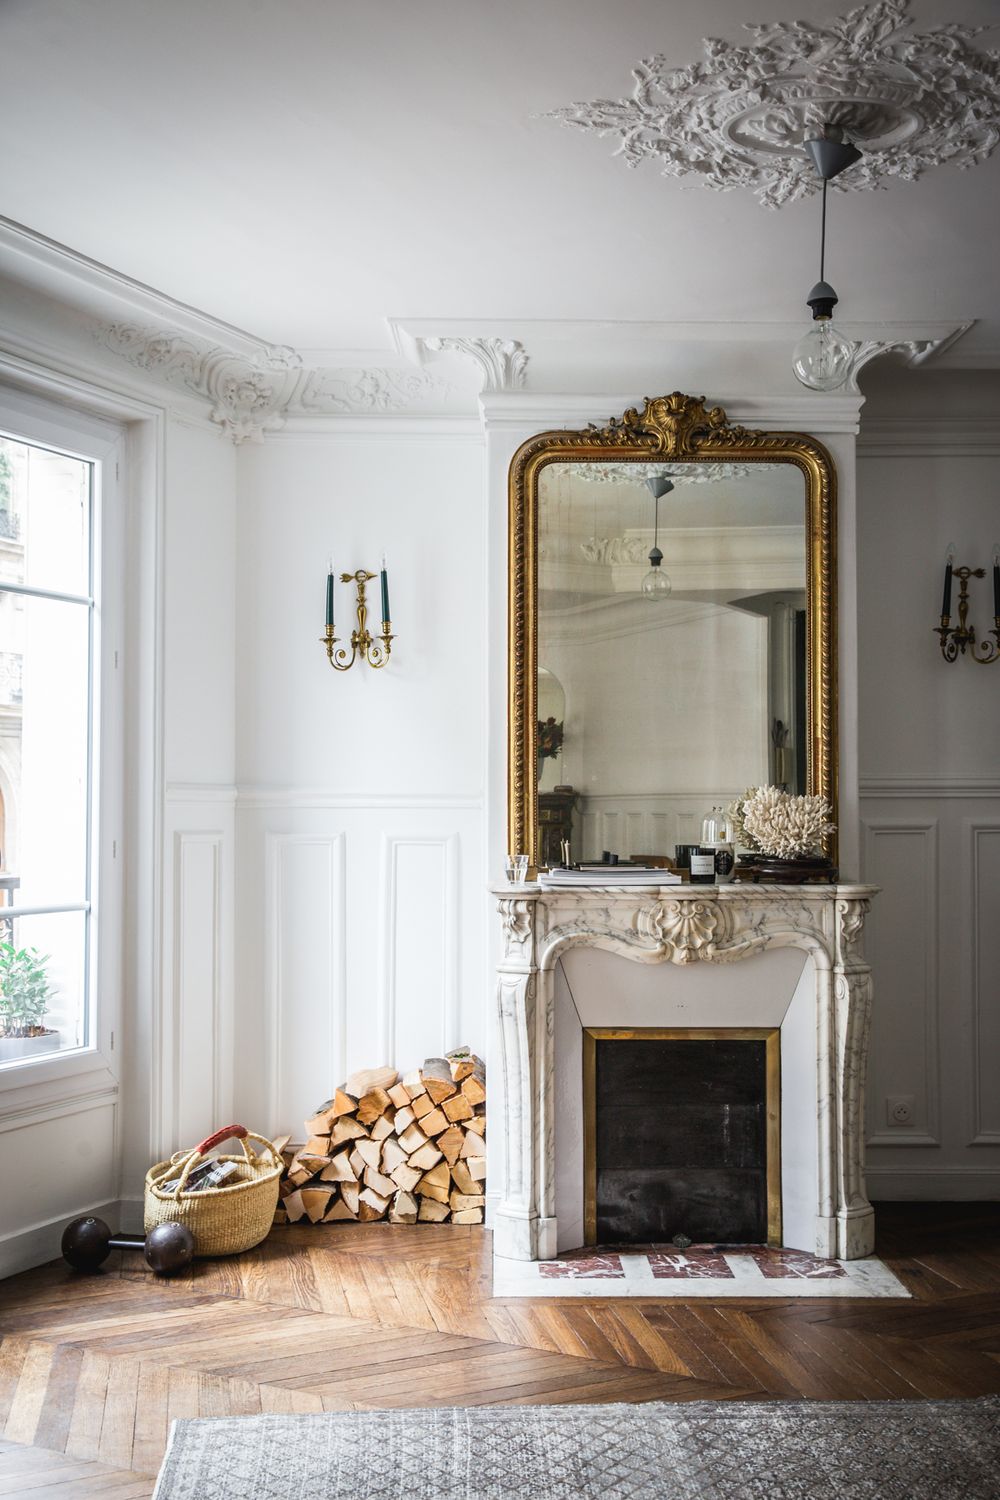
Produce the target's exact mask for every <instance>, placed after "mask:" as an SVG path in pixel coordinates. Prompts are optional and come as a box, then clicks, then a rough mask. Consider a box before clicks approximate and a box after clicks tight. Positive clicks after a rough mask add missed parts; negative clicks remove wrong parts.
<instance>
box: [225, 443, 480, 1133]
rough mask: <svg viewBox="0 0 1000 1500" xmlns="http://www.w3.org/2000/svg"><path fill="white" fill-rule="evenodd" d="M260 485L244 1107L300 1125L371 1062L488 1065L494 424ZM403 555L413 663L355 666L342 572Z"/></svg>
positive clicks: (242, 913)
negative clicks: (335, 663)
mask: <svg viewBox="0 0 1000 1500" xmlns="http://www.w3.org/2000/svg"><path fill="white" fill-rule="evenodd" d="M239 491H240V499H239V518H238V533H239V545H238V598H237V641H238V651H237V658H238V664H237V735H236V743H237V757H236V759H237V782H238V797H237V812H236V818H237V855H238V876H237V902H238V921H237V945H236V947H237V954H236V965H237V994H238V1006H237V1088H236V1099H237V1105H236V1107H237V1111H238V1113H240V1114H241V1115H245V1116H246V1117H247V1120H248V1122H251V1123H256V1125H257V1128H261V1129H264V1130H273V1131H275V1132H277V1131H279V1130H281V1131H288V1130H294V1131H298V1130H300V1129H301V1122H302V1119H303V1117H304V1116H305V1115H307V1114H308V1113H310V1112H311V1111H312V1109H313V1108H314V1107H315V1105H317V1104H318V1103H319V1102H320V1101H321V1100H322V1099H324V1098H327V1097H328V1096H329V1094H330V1093H331V1091H332V1089H333V1087H334V1086H335V1085H336V1084H337V1083H340V1082H341V1081H342V1080H343V1078H344V1077H345V1075H346V1074H347V1073H348V1072H350V1071H351V1070H353V1069H355V1068H358V1067H362V1066H372V1065H377V1064H381V1063H392V1064H393V1065H398V1066H399V1067H400V1068H409V1067H412V1066H414V1065H415V1064H417V1063H419V1062H420V1061H422V1060H423V1058H424V1056H425V1055H427V1054H429V1053H433V1052H436V1051H440V1050H441V1049H444V1048H448V1047H453V1046H456V1045H458V1044H460V1043H463V1042H467V1043H469V1044H470V1045H471V1046H473V1047H474V1048H476V1049H477V1050H479V1051H480V1052H482V1051H484V1049H485V1045H486V1027H487V1007H488V1001H489V997H490V984H489V978H488V973H487V970H486V961H485V924H486V917H487V906H486V897H485V882H486V867H485V863H484V856H483V847H484V837H483V832H484V830H483V816H484V815H483V759H484V709H485V699H486V684H485V681H484V675H483V664H484V660H485V654H486V652H485V611H484V589H483V556H484V488H483V475H482V441H481V436H480V433H479V429H478V424H475V423H461V424H455V423H452V424H448V425H445V424H441V423H437V424H435V423H432V422H428V423H423V424H420V425H419V426H418V427H417V428H414V427H413V426H412V425H410V426H409V427H407V426H406V425H405V424H396V425H395V426H393V425H392V424H391V423H385V422H380V421H379V420H378V419H371V420H370V421H368V422H366V423H363V424H360V425H359V427H358V428H356V429H354V430H352V429H351V428H350V427H345V430H344V431H343V435H341V434H340V433H339V432H337V431H332V432H331V431H327V432H325V433H315V434H309V435H302V434H297V435H293V434H288V435H283V436H281V437H280V438H275V439H271V440H269V441H268V442H267V443H266V444H265V445H264V446H263V447H261V448H251V447H245V448H243V449H242V450H241V453H240V460H239ZM383 548H384V549H385V552H386V554H387V560H388V566H389V587H390V602H391V610H392V617H393V627H394V633H395V635H396V636H397V637H398V638H397V639H396V640H395V641H394V643H393V650H392V658H391V661H390V662H389V665H388V666H387V667H386V668H384V669H382V670H380V671H375V670H373V669H372V668H370V667H369V666H367V665H362V664H357V665H355V666H354V667H353V668H352V669H351V670H350V671H348V672H334V671H333V670H331V668H330V666H329V664H328V662H327V659H326V654H325V651H324V648H323V646H322V644H321V642H320V636H321V634H322V628H323V608H324V594H325V577H326V564H327V556H328V554H329V553H330V552H331V551H332V552H333V554H334V559H335V565H336V569H337V571H338V573H339V572H340V571H345V572H346V571H352V572H353V571H354V570H355V569H357V568H360V567H367V568H368V569H369V570H371V571H374V570H376V569H377V568H378V565H379V559H380V556H381V553H382V550H383ZM369 587H370V588H371V587H372V586H369ZM374 588H375V591H376V592H375V594H374V596H371V595H370V598H373V601H374V608H373V610H372V613H371V615H370V616H369V624H370V625H371V624H372V623H373V620H374V621H376V623H375V625H374V628H375V629H376V630H377V629H378V625H377V617H379V615H380V610H379V608H378V593H377V588H378V584H377V580H376V581H375V584H374ZM353 596H354V595H353V585H351V586H348V585H346V584H340V583H339V582H338V585H337V601H336V602H337V616H336V620H337V633H338V636H341V637H343V636H345V635H347V636H349V634H350V629H351V626H352V616H353V615H354V608H353V605H352V603H351V600H352V597H353Z"/></svg>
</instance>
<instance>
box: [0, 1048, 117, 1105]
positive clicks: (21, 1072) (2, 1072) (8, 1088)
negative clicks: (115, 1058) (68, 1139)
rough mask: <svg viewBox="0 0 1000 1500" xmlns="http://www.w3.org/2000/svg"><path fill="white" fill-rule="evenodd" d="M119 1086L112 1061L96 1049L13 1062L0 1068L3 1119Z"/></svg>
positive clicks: (27, 1058) (76, 1050)
mask: <svg viewBox="0 0 1000 1500" xmlns="http://www.w3.org/2000/svg"><path fill="white" fill-rule="evenodd" d="M117 1086H118V1079H117V1077H116V1076H115V1074H114V1072H113V1071H112V1068H111V1063H110V1061H109V1059H108V1058H107V1057H106V1056H105V1055H104V1053H103V1052H101V1051H99V1049H98V1048H96V1047H74V1048H73V1049H72V1051H65V1052H50V1053H47V1054H46V1055H45V1056H43V1057H33V1058H32V1057H26V1058H18V1059H14V1060H12V1061H11V1062H7V1063H4V1064H3V1065H2V1066H0V1119H5V1118H7V1117H8V1116H10V1115H18V1114H21V1113H22V1112H23V1111H25V1110H33V1109H38V1108H44V1107H45V1106H46V1105H49V1104H57V1103H60V1102H62V1101H63V1100H69V1099H76V1098H79V1097H80V1096H81V1095H84V1094H91V1093H93V1092H94V1091H95V1090H98V1089H108V1088H117Z"/></svg>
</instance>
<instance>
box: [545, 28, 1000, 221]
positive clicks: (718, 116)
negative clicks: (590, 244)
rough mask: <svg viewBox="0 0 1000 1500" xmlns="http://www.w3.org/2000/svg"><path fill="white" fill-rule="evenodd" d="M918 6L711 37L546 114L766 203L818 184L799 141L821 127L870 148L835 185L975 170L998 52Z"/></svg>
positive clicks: (997, 130)
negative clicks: (602, 92) (741, 40)
mask: <svg viewBox="0 0 1000 1500" xmlns="http://www.w3.org/2000/svg"><path fill="white" fill-rule="evenodd" d="M907 4H908V0H876V3H875V4H872V5H862V6H858V8H857V9H855V10H852V11H849V12H848V13H847V14H846V15H844V16H840V17H837V18H834V19H832V20H830V21H829V22H827V23H826V24H818V23H813V22H809V21H779V22H771V23H767V24H764V25H747V26H744V28H743V29H744V31H747V32H749V34H750V36H751V38H752V40H751V41H750V42H749V43H747V44H746V45H736V44H732V43H729V42H725V41H718V40H712V39H708V40H706V41H705V43H704V46H705V60H704V61H703V62H694V63H690V64H688V65H687V66H685V67H676V66H673V65H671V64H670V63H669V62H668V61H667V59H666V58H665V57H664V56H663V55H662V54H657V55H656V56H654V57H648V58H644V59H643V60H642V61H641V62H639V63H638V64H637V65H636V67H635V68H634V69H633V78H634V79H635V86H634V88H633V91H632V97H631V99H596V100H592V101H590V102H587V103H578V104H571V105H567V106H565V107H564V108H560V109H554V110H551V111H550V112H549V113H548V115H547V116H546V118H548V119H555V120H559V121H560V122H561V123H562V124H564V125H573V126H576V127H577V128H579V129H582V130H591V131H595V132H596V133H597V134H599V135H610V136H618V137H619V138H620V144H619V145H618V147H617V150H616V152H615V155H617V156H621V157H623V158H624V160H625V163H626V165H627V166H630V167H637V166H639V164H640V163H641V162H645V161H654V162H657V163H659V165H660V168H661V171H662V173H663V175H664V176H666V177H689V176H690V177H695V178H699V179H700V180H701V181H702V182H703V183H704V185H705V186H706V187H710V188H714V189H716V190H718V191H725V190H728V189H730V188H736V187H748V188H752V189H753V191H754V192H755V193H756V195H757V197H758V198H759V199H760V201H761V203H763V204H764V205H765V207H767V208H778V207H780V206H781V205H782V204H783V203H791V202H794V201H795V200H796V199H799V198H803V197H806V196H807V195H808V194H810V193H815V192H817V191H818V190H819V187H820V180H819V177H818V175H817V174H816V172H815V171H814V169H813V167H812V164H811V163H810V162H809V160H808V158H807V157H806V155H805V153H804V152H803V151H802V149H801V147H802V141H803V139H804V138H805V137H806V136H807V135H809V134H811V133H812V132H813V131H814V130H815V129H816V128H817V127H818V126H821V125H823V124H832V125H837V126H840V127H841V128H842V129H843V130H844V132H845V133H846V135H847V136H848V137H849V138H850V139H851V140H852V141H854V142H855V143H856V144H857V145H858V146H859V147H860V148H861V150H862V151H863V152H864V156H863V158H862V160H861V161H860V162H857V163H856V164H855V165H854V166H853V167H852V168H851V171H850V173H849V174H847V177H848V180H845V181H843V182H842V181H841V180H840V179H839V178H837V179H835V180H834V181H833V182H832V183H831V186H832V187H834V188H836V189H839V190H841V191H842V190H844V189H850V190H853V189H855V188H867V189H871V188H878V187H884V186H886V184H887V183H888V182H890V181H891V180H892V179H894V178H902V179H904V180H908V181H913V180H915V179H916V178H918V177H920V176H921V174H922V173H923V172H925V171H926V170H927V169H928V168H929V167H936V166H940V165H942V164H943V163H950V164H952V165H953V166H957V167H963V168H965V167H971V166H974V165H975V164H976V163H978V162H982V161H984V160H985V159H986V157H988V156H989V155H990V153H991V152H992V151H993V150H994V148H995V147H996V145H997V142H998V140H1000V52H998V51H996V50H984V49H980V48H978V47H977V46H976V45H975V38H976V37H977V35H978V34H979V32H980V31H981V30H984V29H985V28H981V27H973V26H963V25H960V24H957V23H953V24H949V25H944V26H936V27H933V28H930V29H928V30H926V31H915V30H914V29H913V28H912V26H911V24H910V22H909V20H908V18H907V14H906V12H907Z"/></svg>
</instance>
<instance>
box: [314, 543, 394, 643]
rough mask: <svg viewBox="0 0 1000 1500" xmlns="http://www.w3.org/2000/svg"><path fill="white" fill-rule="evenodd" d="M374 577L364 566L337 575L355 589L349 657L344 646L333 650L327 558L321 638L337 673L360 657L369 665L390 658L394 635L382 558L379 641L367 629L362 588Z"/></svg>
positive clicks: (330, 571) (330, 574) (330, 573)
mask: <svg viewBox="0 0 1000 1500" xmlns="http://www.w3.org/2000/svg"><path fill="white" fill-rule="evenodd" d="M375 576H376V575H375V574H374V573H369V572H368V570H367V568H358V570H357V572H356V573H341V575H340V581H341V583H355V584H356V585H357V590H358V596H357V611H358V623H357V625H356V626H355V628H354V629H353V630H352V631H351V654H350V656H348V654H347V647H346V646H341V647H340V648H339V649H337V650H335V649H334V648H335V647H336V645H337V641H338V639H339V637H338V636H336V635H334V633H333V580H334V572H333V559H332V558H331V559H330V565H329V568H328V570H327V575H326V630H325V631H324V632H323V634H322V635H321V636H320V641H321V643H322V644H323V645H324V646H325V647H326V655H327V660H328V661H329V663H330V665H331V667H333V668H334V670H335V671H337V672H347V671H348V670H349V669H350V668H351V667H353V666H354V663H355V661H359V660H360V661H366V662H367V663H368V665H369V666H370V667H384V666H385V664H386V662H387V661H388V660H389V653H390V651H391V650H392V642H393V641H394V640H395V636H394V635H393V633H392V622H391V620H390V619H389V575H388V573H387V572H386V568H385V558H384V557H383V559H382V570H381V572H380V574H379V575H378V576H379V578H380V580H381V584H382V634H381V635H380V636H379V637H378V640H376V638H375V637H374V636H373V635H372V633H371V631H370V630H369V629H368V606H367V604H366V603H365V588H366V586H367V585H368V584H369V583H370V582H371V580H372V579H373V578H374V577H375ZM379 642H381V644H379Z"/></svg>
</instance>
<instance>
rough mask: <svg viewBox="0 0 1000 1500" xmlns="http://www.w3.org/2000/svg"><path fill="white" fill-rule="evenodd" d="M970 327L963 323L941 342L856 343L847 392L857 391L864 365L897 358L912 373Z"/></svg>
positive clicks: (895, 341) (914, 340)
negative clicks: (894, 355)
mask: <svg viewBox="0 0 1000 1500" xmlns="http://www.w3.org/2000/svg"><path fill="white" fill-rule="evenodd" d="M971 327H972V323H960V324H959V325H958V327H957V328H955V329H954V330H953V331H952V332H951V333H949V334H946V335H945V336H944V337H942V338H926V339H891V338H890V339H857V340H856V341H855V344H854V356H853V358H852V360H851V368H850V373H849V374H848V377H847V380H846V382H845V389H847V390H849V391H856V390H857V389H858V376H859V374H860V373H861V371H862V370H863V369H864V367H865V365H869V364H871V362H872V360H873V359H878V358H879V357H880V356H881V355H883V354H898V355H899V356H900V357H901V358H902V359H903V360H904V361H905V363H906V364H907V365H909V367H910V369H911V370H912V369H916V368H917V367H918V366H919V365H923V364H926V363H927V361H928V360H929V359H931V358H932V357H933V356H934V355H935V354H941V353H943V351H944V350H945V349H950V348H951V346H952V344H954V343H955V341H956V340H957V339H960V338H961V337H962V335H963V333H967V332H968V331H969V329H970V328H971Z"/></svg>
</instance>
